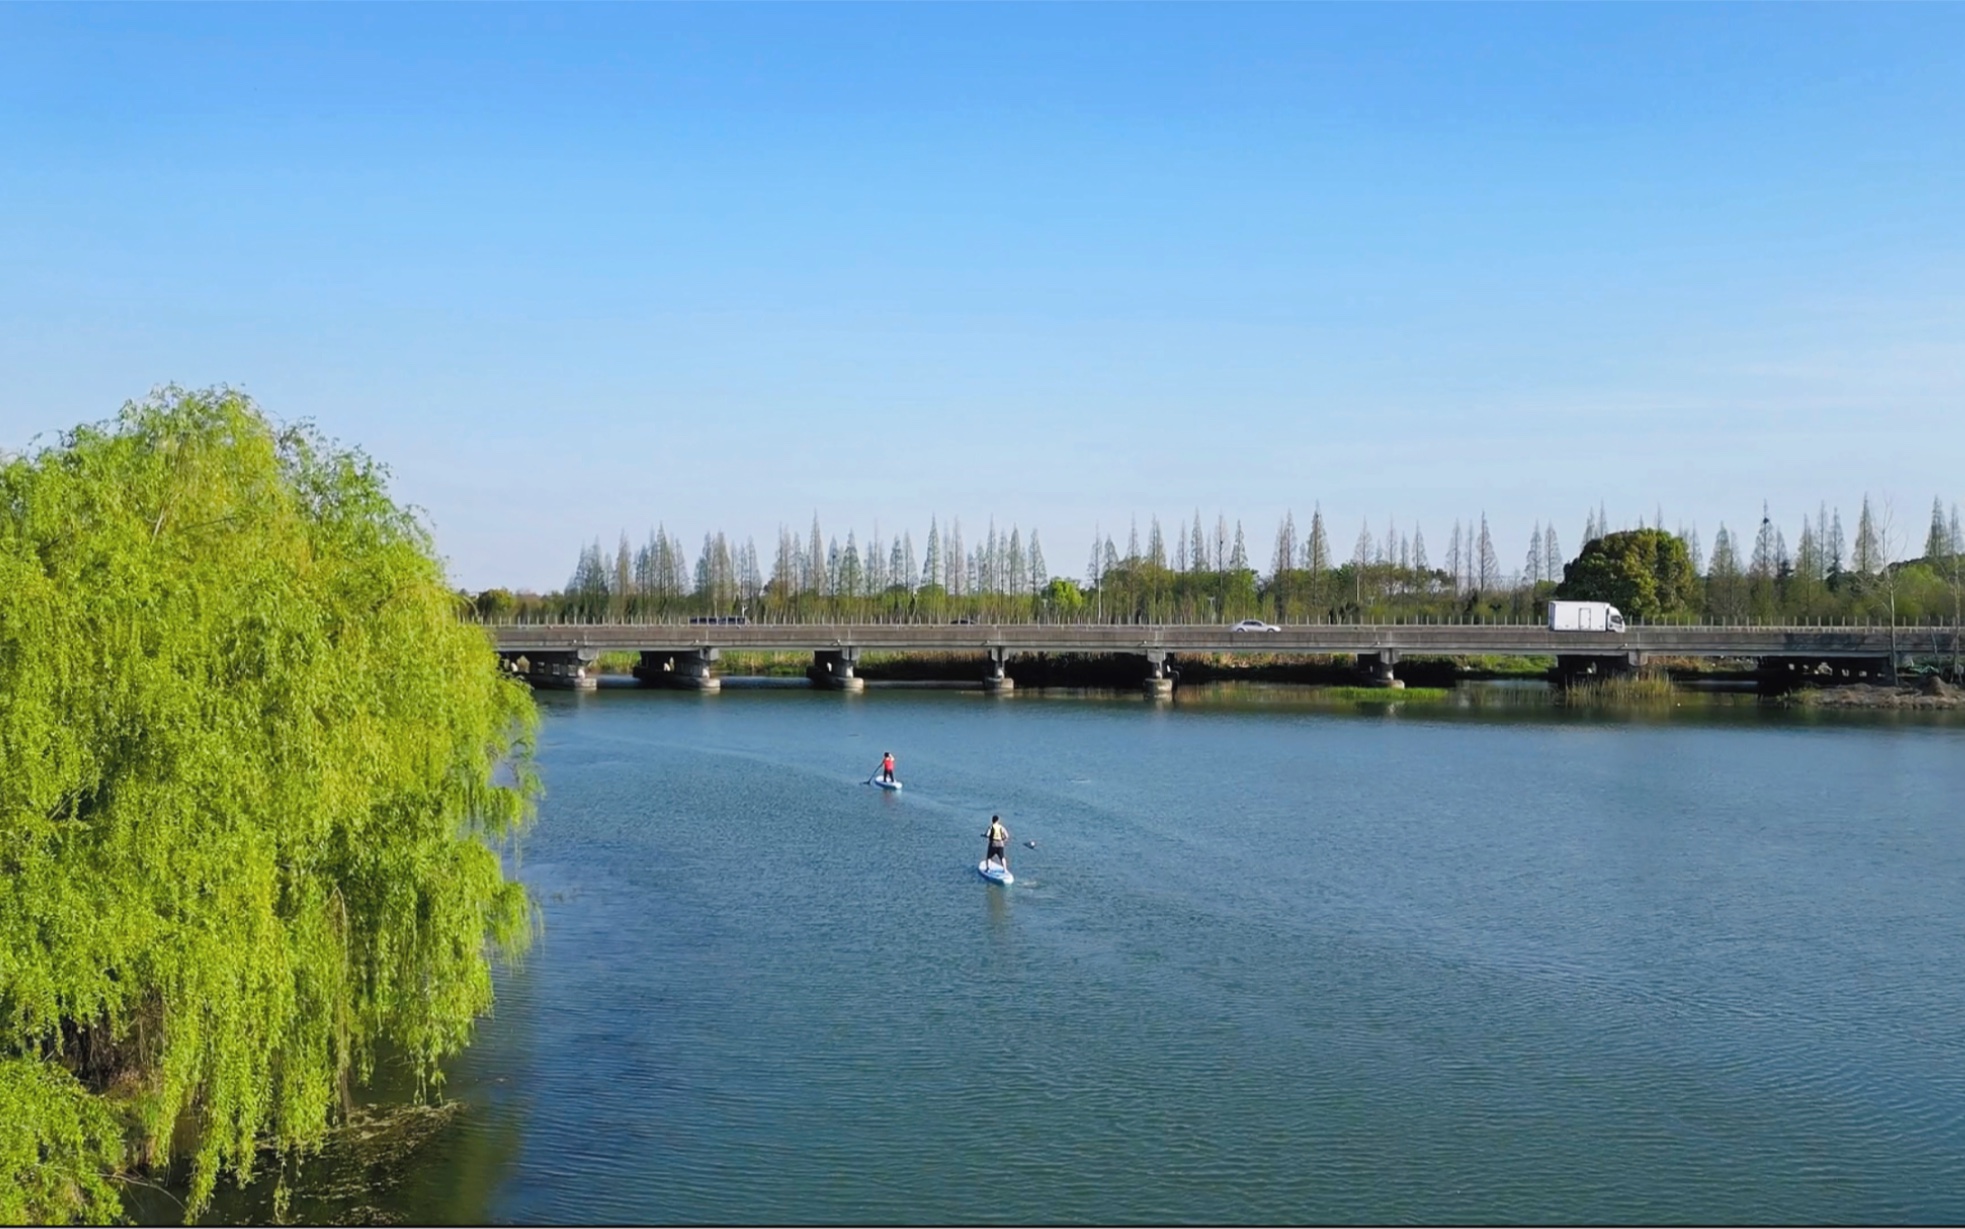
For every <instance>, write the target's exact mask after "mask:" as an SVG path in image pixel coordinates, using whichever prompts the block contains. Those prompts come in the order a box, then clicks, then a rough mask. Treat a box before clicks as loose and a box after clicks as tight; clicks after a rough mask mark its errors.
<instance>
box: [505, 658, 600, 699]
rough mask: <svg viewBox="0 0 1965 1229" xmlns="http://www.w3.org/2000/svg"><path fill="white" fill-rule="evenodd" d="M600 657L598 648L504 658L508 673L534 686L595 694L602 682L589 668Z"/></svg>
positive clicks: (543, 688)
mask: <svg viewBox="0 0 1965 1229" xmlns="http://www.w3.org/2000/svg"><path fill="white" fill-rule="evenodd" d="M599 657H600V650H598V649H573V650H571V651H562V652H557V653H552V652H542V651H533V652H529V653H507V654H505V655H504V659H505V668H506V669H507V670H510V671H511V672H512V673H513V674H516V675H518V676H519V677H520V678H522V679H524V680H525V681H526V682H527V683H528V684H529V685H531V686H533V687H536V688H540V689H542V690H553V691H592V690H593V689H594V688H595V687H597V686H599V680H597V679H596V678H595V677H594V676H593V674H592V672H591V671H590V670H589V669H588V667H589V666H591V665H592V664H593V663H594V661H595V660H596V659H597V658H599Z"/></svg>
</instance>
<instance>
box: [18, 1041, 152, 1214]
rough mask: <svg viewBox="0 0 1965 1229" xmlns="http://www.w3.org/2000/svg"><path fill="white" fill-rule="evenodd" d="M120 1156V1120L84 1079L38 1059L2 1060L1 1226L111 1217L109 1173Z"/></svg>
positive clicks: (113, 1202) (113, 1207)
mask: <svg viewBox="0 0 1965 1229" xmlns="http://www.w3.org/2000/svg"><path fill="white" fill-rule="evenodd" d="M122 1156H123V1140H122V1129H121V1127H120V1126H119V1125H118V1124H117V1122H116V1119H115V1116H114V1115H113V1114H111V1113H110V1110H109V1107H108V1106H107V1105H105V1104H104V1103H103V1102H102V1101H101V1100H100V1099H98V1098H96V1097H92V1096H90V1095H89V1091H88V1089H86V1088H84V1087H83V1086H82V1083H81V1081H79V1080H77V1079H76V1078H75V1077H74V1076H72V1075H70V1074H69V1073H68V1072H67V1071H65V1070H63V1069H62V1068H61V1067H59V1066H57V1065H56V1064H54V1063H50V1062H44V1061H42V1060H40V1059H38V1058H23V1057H19V1056H11V1057H7V1058H0V1224H7V1225H25V1224H46V1223H55V1222H62V1221H84V1222H88V1221H93V1222H97V1223H100V1222H102V1221H106V1220H110V1219H112V1218H114V1217H115V1216H116V1215H117V1213H118V1211H119V1210H120V1202H119V1201H118V1200H117V1198H116V1191H115V1189H114V1188H113V1187H112V1186H110V1184H109V1182H108V1180H107V1178H106V1177H105V1176H104V1175H105V1173H106V1172H107V1171H108V1170H110V1169H112V1168H114V1167H115V1166H116V1165H117V1164H119V1163H120V1162H121V1161H122Z"/></svg>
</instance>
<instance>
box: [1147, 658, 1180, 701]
mask: <svg viewBox="0 0 1965 1229" xmlns="http://www.w3.org/2000/svg"><path fill="white" fill-rule="evenodd" d="M1140 690H1141V691H1143V692H1145V693H1146V698H1147V699H1149V700H1171V699H1173V698H1174V675H1173V670H1172V669H1171V668H1170V667H1169V666H1168V665H1167V654H1166V650H1164V649H1154V650H1152V651H1150V652H1148V653H1147V654H1146V678H1145V680H1144V681H1142V682H1141V683H1140Z"/></svg>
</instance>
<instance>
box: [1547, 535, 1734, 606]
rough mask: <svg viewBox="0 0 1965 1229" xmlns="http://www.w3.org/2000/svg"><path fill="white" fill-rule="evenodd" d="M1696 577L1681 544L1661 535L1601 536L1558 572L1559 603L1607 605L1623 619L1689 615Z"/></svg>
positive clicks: (1673, 536)
mask: <svg viewBox="0 0 1965 1229" xmlns="http://www.w3.org/2000/svg"><path fill="white" fill-rule="evenodd" d="M1698 590H1699V577H1698V575H1697V574H1696V573H1695V572H1693V570H1692V560H1691V558H1690V557H1689V556H1688V555H1687V554H1686V551H1685V542H1684V540H1683V539H1681V538H1679V537H1678V536H1677V535H1676V534H1669V533H1666V532H1665V531H1664V530H1662V529H1631V530H1626V531H1624V532H1622V533H1607V534H1604V535H1603V536H1602V537H1600V538H1597V539H1595V540H1594V541H1592V542H1590V543H1589V545H1587V546H1585V547H1584V548H1583V553H1582V554H1580V555H1578V556H1577V557H1576V559H1575V561H1574V562H1572V563H1570V564H1568V565H1566V566H1565V567H1564V568H1563V579H1562V584H1561V585H1559V586H1558V587H1557V588H1556V596H1557V597H1560V598H1578V599H1581V600H1583V601H1595V602H1609V603H1611V604H1612V605H1614V606H1616V607H1617V608H1618V609H1619V610H1621V611H1623V612H1624V614H1626V615H1627V616H1631V617H1634V618H1639V619H1656V618H1660V617H1663V616H1670V615H1676V614H1684V613H1687V612H1689V611H1691V610H1692V609H1693V607H1694V603H1695V601H1696V599H1697V594H1698Z"/></svg>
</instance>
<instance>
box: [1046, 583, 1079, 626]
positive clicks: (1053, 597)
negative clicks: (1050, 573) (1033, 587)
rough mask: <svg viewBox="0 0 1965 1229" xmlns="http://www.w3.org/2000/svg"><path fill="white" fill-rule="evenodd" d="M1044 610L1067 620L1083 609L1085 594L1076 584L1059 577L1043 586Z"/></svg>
mask: <svg viewBox="0 0 1965 1229" xmlns="http://www.w3.org/2000/svg"><path fill="white" fill-rule="evenodd" d="M1043 599H1044V600H1043V605H1044V609H1045V610H1047V611H1050V612H1051V613H1053V614H1055V615H1058V616H1060V617H1064V618H1069V617H1071V616H1073V615H1076V614H1079V613H1080V612H1082V611H1083V610H1084V609H1085V593H1084V590H1082V589H1080V588H1079V587H1078V582H1077V581H1075V580H1069V579H1066V578H1065V577H1062V576H1059V577H1056V578H1054V579H1053V580H1052V581H1051V583H1050V584H1048V585H1046V586H1044V595H1043Z"/></svg>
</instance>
